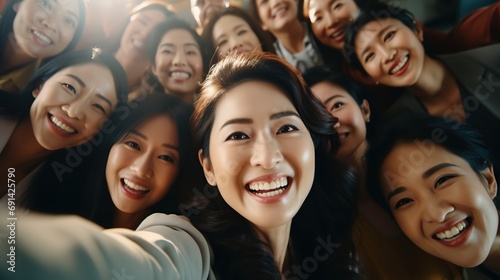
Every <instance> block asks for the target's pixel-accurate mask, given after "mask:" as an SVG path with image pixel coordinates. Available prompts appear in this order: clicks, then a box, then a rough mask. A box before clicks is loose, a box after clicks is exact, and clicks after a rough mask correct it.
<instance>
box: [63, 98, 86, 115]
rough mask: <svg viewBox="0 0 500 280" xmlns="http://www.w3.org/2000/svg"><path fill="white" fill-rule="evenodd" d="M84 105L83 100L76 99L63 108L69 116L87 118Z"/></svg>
mask: <svg viewBox="0 0 500 280" xmlns="http://www.w3.org/2000/svg"><path fill="white" fill-rule="evenodd" d="M84 106H85V105H84V104H83V102H81V101H78V100H75V101H73V102H70V103H68V104H64V105H62V106H61V109H62V110H63V112H65V113H66V115H67V116H68V117H70V118H72V119H78V120H84V119H85V113H84Z"/></svg>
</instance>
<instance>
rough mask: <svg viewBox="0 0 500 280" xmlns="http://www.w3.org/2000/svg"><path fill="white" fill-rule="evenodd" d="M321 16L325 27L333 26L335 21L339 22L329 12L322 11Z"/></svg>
mask: <svg viewBox="0 0 500 280" xmlns="http://www.w3.org/2000/svg"><path fill="white" fill-rule="evenodd" d="M323 17H324V19H325V22H326V27H327V28H331V27H334V26H335V25H336V24H337V22H339V20H338V18H337V17H336V16H334V15H332V14H331V13H324V15H323Z"/></svg>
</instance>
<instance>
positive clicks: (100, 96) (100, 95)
mask: <svg viewBox="0 0 500 280" xmlns="http://www.w3.org/2000/svg"><path fill="white" fill-rule="evenodd" d="M97 98H99V99H101V100H103V101H104V102H106V103H108V105H109V107H111V108H113V104H112V103H111V101H110V100H109V99H107V98H106V97H104V95H102V94H100V93H98V94H97Z"/></svg>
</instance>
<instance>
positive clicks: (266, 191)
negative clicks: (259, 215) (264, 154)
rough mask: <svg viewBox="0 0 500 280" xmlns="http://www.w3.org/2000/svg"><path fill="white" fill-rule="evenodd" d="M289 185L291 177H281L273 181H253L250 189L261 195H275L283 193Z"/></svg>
mask: <svg viewBox="0 0 500 280" xmlns="http://www.w3.org/2000/svg"><path fill="white" fill-rule="evenodd" d="M288 186H289V179H288V178H287V177H281V178H278V179H276V180H274V181H271V182H253V183H251V184H250V185H249V186H248V189H249V190H250V192H251V193H253V194H255V195H257V196H260V197H273V196H277V195H280V194H282V193H283V192H284V191H285V190H286V189H287V188H288Z"/></svg>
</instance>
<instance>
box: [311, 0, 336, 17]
mask: <svg viewBox="0 0 500 280" xmlns="http://www.w3.org/2000/svg"><path fill="white" fill-rule="evenodd" d="M306 1H307V0H306ZM337 1H339V0H310V1H309V13H310V14H315V13H317V12H321V7H325V6H327V5H330V4H331V3H334V2H337Z"/></svg>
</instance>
